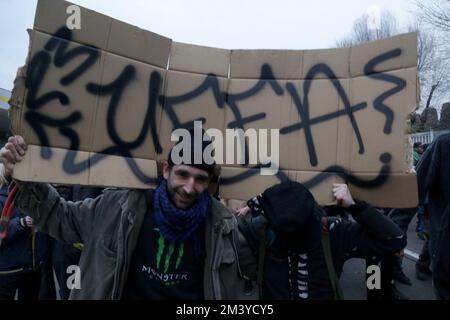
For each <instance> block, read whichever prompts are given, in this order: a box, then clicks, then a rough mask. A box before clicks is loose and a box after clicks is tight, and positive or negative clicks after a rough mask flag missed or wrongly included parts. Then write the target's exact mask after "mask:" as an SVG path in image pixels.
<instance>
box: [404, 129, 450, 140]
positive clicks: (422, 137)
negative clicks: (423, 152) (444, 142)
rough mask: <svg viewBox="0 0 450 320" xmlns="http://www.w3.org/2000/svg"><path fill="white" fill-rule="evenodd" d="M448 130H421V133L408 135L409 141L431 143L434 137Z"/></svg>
mask: <svg viewBox="0 0 450 320" xmlns="http://www.w3.org/2000/svg"><path fill="white" fill-rule="evenodd" d="M448 132H450V130H443V131H433V130H432V131H428V132H421V133H413V134H411V135H410V137H411V141H412V142H413V143H414V142H422V143H432V142H433V140H434V139H436V137H438V136H439V135H441V134H444V133H448Z"/></svg>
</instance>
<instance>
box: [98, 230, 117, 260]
mask: <svg viewBox="0 0 450 320" xmlns="http://www.w3.org/2000/svg"><path fill="white" fill-rule="evenodd" d="M97 246H98V248H99V252H102V253H103V254H104V255H105V257H106V258H113V259H116V257H117V240H116V239H114V238H113V237H111V236H107V235H103V236H102V237H101V238H100V239H99V240H98V242H97Z"/></svg>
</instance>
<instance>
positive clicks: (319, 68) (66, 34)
mask: <svg viewBox="0 0 450 320" xmlns="http://www.w3.org/2000/svg"><path fill="white" fill-rule="evenodd" d="M71 38H72V34H71V31H70V30H68V29H67V28H62V29H61V30H59V31H58V32H57V33H56V34H55V35H54V36H53V37H51V39H50V40H49V41H48V42H47V43H46V45H45V46H44V49H43V50H41V51H39V52H37V53H36V54H35V55H34V56H33V57H32V59H31V61H30V63H29V66H28V72H27V79H26V83H25V84H26V88H27V89H28V93H27V97H26V107H27V109H26V112H25V120H26V121H27V122H28V123H29V125H30V126H31V128H32V129H33V131H34V132H35V134H36V135H37V136H38V138H39V141H40V144H41V146H43V148H42V153H41V155H42V156H43V157H44V158H47V159H49V158H50V157H51V156H52V154H51V152H50V148H46V147H49V146H50V145H51V142H50V141H49V137H48V134H47V132H46V130H45V128H46V127H54V128H58V130H59V132H60V133H61V135H62V136H64V137H66V138H67V139H68V140H69V141H70V151H69V152H68V153H67V154H66V157H65V159H64V163H63V169H64V171H65V172H67V173H70V174H77V173H80V172H82V171H84V170H86V169H88V168H90V167H92V166H94V165H96V164H97V163H99V162H101V160H102V159H104V158H105V157H106V156H107V155H117V156H121V157H123V158H125V159H126V161H127V164H128V166H129V168H130V169H131V171H132V172H133V174H134V175H135V176H136V177H137V178H138V179H139V180H140V181H142V182H144V183H149V182H155V179H154V178H152V177H149V176H147V175H146V174H145V173H144V172H142V170H140V168H139V166H138V165H137V163H136V161H135V160H134V159H133V151H134V150H136V149H137V148H139V147H140V146H142V145H143V143H144V142H145V140H146V138H147V137H148V136H150V137H151V139H152V142H153V145H154V147H155V152H156V153H158V154H161V153H162V152H163V151H164V150H163V147H162V145H161V142H160V140H159V136H158V132H157V117H156V114H157V108H158V105H160V106H161V107H162V111H163V112H165V114H166V115H167V116H168V119H169V121H170V122H171V125H172V129H177V128H185V127H189V126H192V124H193V122H194V121H202V123H206V121H207V119H206V118H205V117H203V116H202V115H200V116H198V117H194V119H192V120H188V121H185V122H181V121H180V119H179V117H178V115H177V110H178V108H179V107H181V106H183V105H186V103H187V102H189V101H192V100H193V99H196V98H197V97H200V96H202V95H204V94H206V93H212V95H213V98H214V102H215V106H216V107H217V108H218V109H223V108H225V107H226V108H229V110H230V112H231V114H232V116H233V119H232V120H231V121H229V123H227V124H226V127H227V128H231V129H236V128H239V129H243V130H245V127H246V126H248V125H249V124H250V123H253V122H257V121H260V120H261V119H264V118H265V117H266V116H267V115H266V113H265V112H260V110H257V111H256V112H255V113H254V114H250V115H247V116H245V117H244V116H243V115H242V107H241V106H240V104H241V103H242V102H243V101H244V100H246V99H250V98H252V97H254V96H256V95H258V94H259V93H260V92H261V91H262V90H264V89H265V88H269V89H270V90H272V91H273V92H274V94H275V95H277V96H283V95H286V94H288V95H289V96H290V98H291V99H292V101H293V103H294V106H295V110H296V111H297V113H298V115H299V119H300V121H299V122H298V123H294V124H290V125H288V126H286V127H283V128H280V133H281V134H282V135H287V134H290V133H292V132H295V131H298V130H303V132H304V136H305V142H306V145H307V150H308V155H309V161H310V164H311V166H313V167H314V166H317V165H318V163H319V159H318V157H317V152H316V147H315V144H314V136H313V134H312V128H313V127H314V126H316V125H318V124H320V123H323V122H326V121H330V120H333V119H337V118H338V117H342V116H346V117H348V119H349V121H350V123H351V126H352V129H353V132H354V135H355V138H356V141H357V145H358V152H359V154H364V152H365V146H364V142H363V140H362V137H361V133H360V129H359V127H358V123H357V121H356V118H355V116H354V114H355V113H356V112H359V111H361V110H363V109H365V108H367V107H368V105H367V102H364V101H362V102H359V103H356V104H354V105H352V104H351V103H350V100H349V98H348V96H347V93H346V92H345V90H344V88H343V87H342V85H341V82H340V81H339V79H337V77H336V75H335V74H334V72H333V70H332V69H331V68H330V67H329V66H328V65H326V64H324V63H318V64H316V65H314V66H312V67H311V69H310V70H309V71H308V73H307V76H306V79H307V80H304V81H303V88H302V89H303V95H300V94H299V91H298V89H300V88H296V87H295V85H294V83H293V82H289V81H286V84H285V87H283V86H282V85H281V84H280V83H279V81H278V80H277V79H276V78H275V77H274V74H273V72H272V69H271V67H270V65H269V64H263V65H262V66H261V71H260V77H259V79H258V80H257V81H256V83H255V84H254V85H253V86H252V87H251V88H249V89H247V90H245V91H243V92H237V93H229V92H226V91H225V92H224V91H222V90H221V87H220V81H219V79H220V78H219V77H218V76H216V75H214V74H208V75H206V77H205V78H204V80H203V82H202V83H201V84H200V85H198V86H197V87H196V88H194V89H192V90H190V91H189V92H185V93H183V94H180V95H176V96H166V95H163V94H162V93H161V92H160V90H161V87H162V76H161V74H160V73H159V72H158V71H152V72H151V74H150V75H149V80H148V84H149V85H148V101H147V107H146V113H145V115H144V117H143V122H142V127H141V129H140V131H139V134H138V135H137V137H136V138H134V139H133V140H131V141H125V140H124V139H123V138H122V137H121V136H120V134H119V132H118V128H117V127H116V124H117V114H118V110H119V107H120V105H121V103H122V96H123V94H124V92H125V91H126V90H127V88H128V87H129V86H132V85H133V82H134V81H136V69H135V67H134V66H132V65H126V66H125V67H124V68H123V70H122V71H121V72H119V74H118V75H117V77H116V78H115V79H114V80H112V81H111V82H110V83H108V84H98V83H94V82H91V83H88V84H87V85H86V91H87V92H88V93H89V94H92V95H94V96H99V97H103V96H105V97H109V103H108V106H107V117H106V118H107V120H106V130H107V133H108V136H109V138H110V139H111V142H112V145H111V146H109V147H107V148H104V149H103V150H100V151H98V152H97V153H96V154H94V155H92V156H90V157H89V158H88V159H87V160H84V161H81V162H76V155H77V150H79V147H80V138H79V136H78V134H77V133H76V131H75V130H74V129H72V128H71V127H72V126H73V125H75V124H76V123H78V122H79V121H81V120H82V114H81V113H80V112H79V111H74V112H72V113H71V114H70V115H69V116H67V117H65V118H61V119H57V118H53V117H50V116H48V115H46V114H43V113H41V112H40V111H39V109H40V108H41V107H43V106H44V105H46V104H48V103H50V102H52V101H54V100H58V102H59V103H60V104H61V105H62V106H64V107H66V108H70V102H71V101H70V99H69V97H68V96H67V95H66V94H65V93H64V92H62V91H58V90H53V91H50V92H47V93H44V94H40V87H41V84H42V82H43V80H44V78H45V75H46V73H47V72H48V70H49V69H50V67H51V66H55V67H56V68H62V67H64V66H65V65H67V64H68V63H70V62H73V61H77V63H79V64H78V65H77V66H76V67H75V68H74V69H73V70H71V71H70V72H68V73H67V74H65V75H64V76H62V77H61V79H60V84H61V85H62V86H63V87H66V86H69V85H72V84H73V83H74V82H76V80H77V79H78V78H79V77H80V76H82V75H83V74H84V73H85V72H86V71H87V70H89V69H90V68H91V67H92V66H93V65H94V64H96V62H97V61H98V59H99V57H100V51H99V50H98V49H97V48H95V47H92V46H77V47H75V48H72V49H70V50H69V49H68V45H69V42H68V41H69V40H71ZM51 54H53V59H52V55H51ZM400 55H401V50H400V49H395V50H391V51H388V52H386V53H383V54H381V55H379V56H377V57H375V58H373V59H371V60H370V61H369V62H368V63H367V64H366V66H365V68H364V73H365V75H366V76H367V77H369V78H373V79H375V80H377V81H384V82H388V83H392V84H394V85H395V86H394V87H393V88H390V89H389V90H387V91H385V92H383V93H381V94H380V95H379V96H378V97H376V98H375V100H374V108H375V110H377V111H379V112H381V113H383V114H384V115H385V117H386V122H385V126H384V133H385V134H390V132H391V130H392V123H393V120H394V112H393V110H392V108H391V107H390V106H389V105H387V104H386V100H387V99H388V98H389V97H391V96H392V95H395V94H397V93H398V92H400V91H401V90H403V89H404V88H405V87H406V82H405V81H404V80H403V79H401V78H399V77H396V76H394V75H392V74H386V73H384V72H377V71H376V70H375V69H376V67H377V66H379V65H380V64H381V63H382V62H384V61H386V60H389V59H393V58H396V57H399V56H400ZM79 57H85V58H84V59H80V58H79ZM75 59H76V60H75ZM319 74H323V75H325V76H326V78H325V79H326V80H328V81H329V82H330V83H331V85H332V86H333V88H334V90H335V91H336V93H337V95H338V97H339V100H340V101H341V102H342V105H343V108H342V109H339V110H338V111H334V112H330V113H328V114H324V115H320V116H317V117H311V115H310V97H309V95H310V92H311V87H312V85H313V83H314V79H315V78H317V76H318V75H319ZM277 107H278V106H274V108H277ZM336 109H338V108H336ZM246 152H248V150H246ZM246 159H248V157H247V156H246ZM380 161H381V162H382V166H381V169H380V172H379V176H378V177H377V178H375V179H374V180H371V181H363V180H359V179H357V178H356V177H355V176H353V175H351V174H350V173H348V172H347V171H346V169H345V168H343V167H339V166H331V167H328V168H326V169H325V170H323V172H322V174H319V175H317V176H316V177H314V178H313V179H311V180H310V181H307V182H305V184H306V185H308V186H309V187H312V186H314V185H316V184H318V183H320V182H321V181H323V179H325V178H326V177H327V174H329V173H335V174H337V175H339V176H341V177H343V178H345V179H346V180H347V181H349V182H352V183H353V184H355V185H359V186H361V187H365V188H374V187H378V186H380V185H381V184H383V183H385V177H386V176H387V175H389V173H390V166H389V163H390V161H391V155H389V154H387V153H385V154H383V155H382V156H381V157H380ZM265 166H270V164H267V165H265ZM261 167H264V166H261V165H260V166H256V167H248V166H246V168H247V169H248V170H246V171H245V172H243V173H241V174H239V175H236V176H234V177H228V178H226V179H222V180H221V183H223V184H233V183H237V182H239V181H242V180H244V179H247V178H249V177H251V176H253V175H254V174H255V172H257V170H255V169H258V168H261ZM277 178H278V179H279V180H280V181H285V180H288V179H289V178H288V176H287V175H286V174H285V173H284V172H283V170H282V169H281V170H280V171H279V172H278V174H277Z"/></svg>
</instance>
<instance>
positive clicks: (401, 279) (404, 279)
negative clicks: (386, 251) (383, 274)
mask: <svg viewBox="0 0 450 320" xmlns="http://www.w3.org/2000/svg"><path fill="white" fill-rule="evenodd" d="M392 279H394V280H396V281H398V282H400V283H402V284H404V285H407V286H411V285H412V282H411V279H410V278H408V277H407V276H406V274H404V273H403V270H400V271H397V272H394V274H393V275H392Z"/></svg>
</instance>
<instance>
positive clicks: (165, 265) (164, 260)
mask: <svg viewBox="0 0 450 320" xmlns="http://www.w3.org/2000/svg"><path fill="white" fill-rule="evenodd" d="M199 229H200V230H202V232H204V228H203V226H200V228H199ZM199 238H200V239H201V240H202V243H201V244H197V243H195V242H194V241H193V240H188V241H185V242H180V243H173V242H170V241H168V240H165V239H164V237H163V236H162V235H161V234H160V232H159V230H158V228H156V226H155V224H154V215H153V213H148V214H146V216H145V218H144V222H143V225H142V229H141V232H140V234H139V238H138V242H137V245H136V248H135V251H134V253H133V256H132V259H131V263H130V268H129V273H128V279H127V282H126V284H125V288H124V292H123V294H122V299H151V300H160V299H179V300H199V299H201V300H202V299H204V297H203V266H204V260H205V256H204V254H203V252H204V249H203V247H204V243H203V239H204V235H203V234H201V235H200V237H199ZM199 245H200V246H199Z"/></svg>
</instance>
